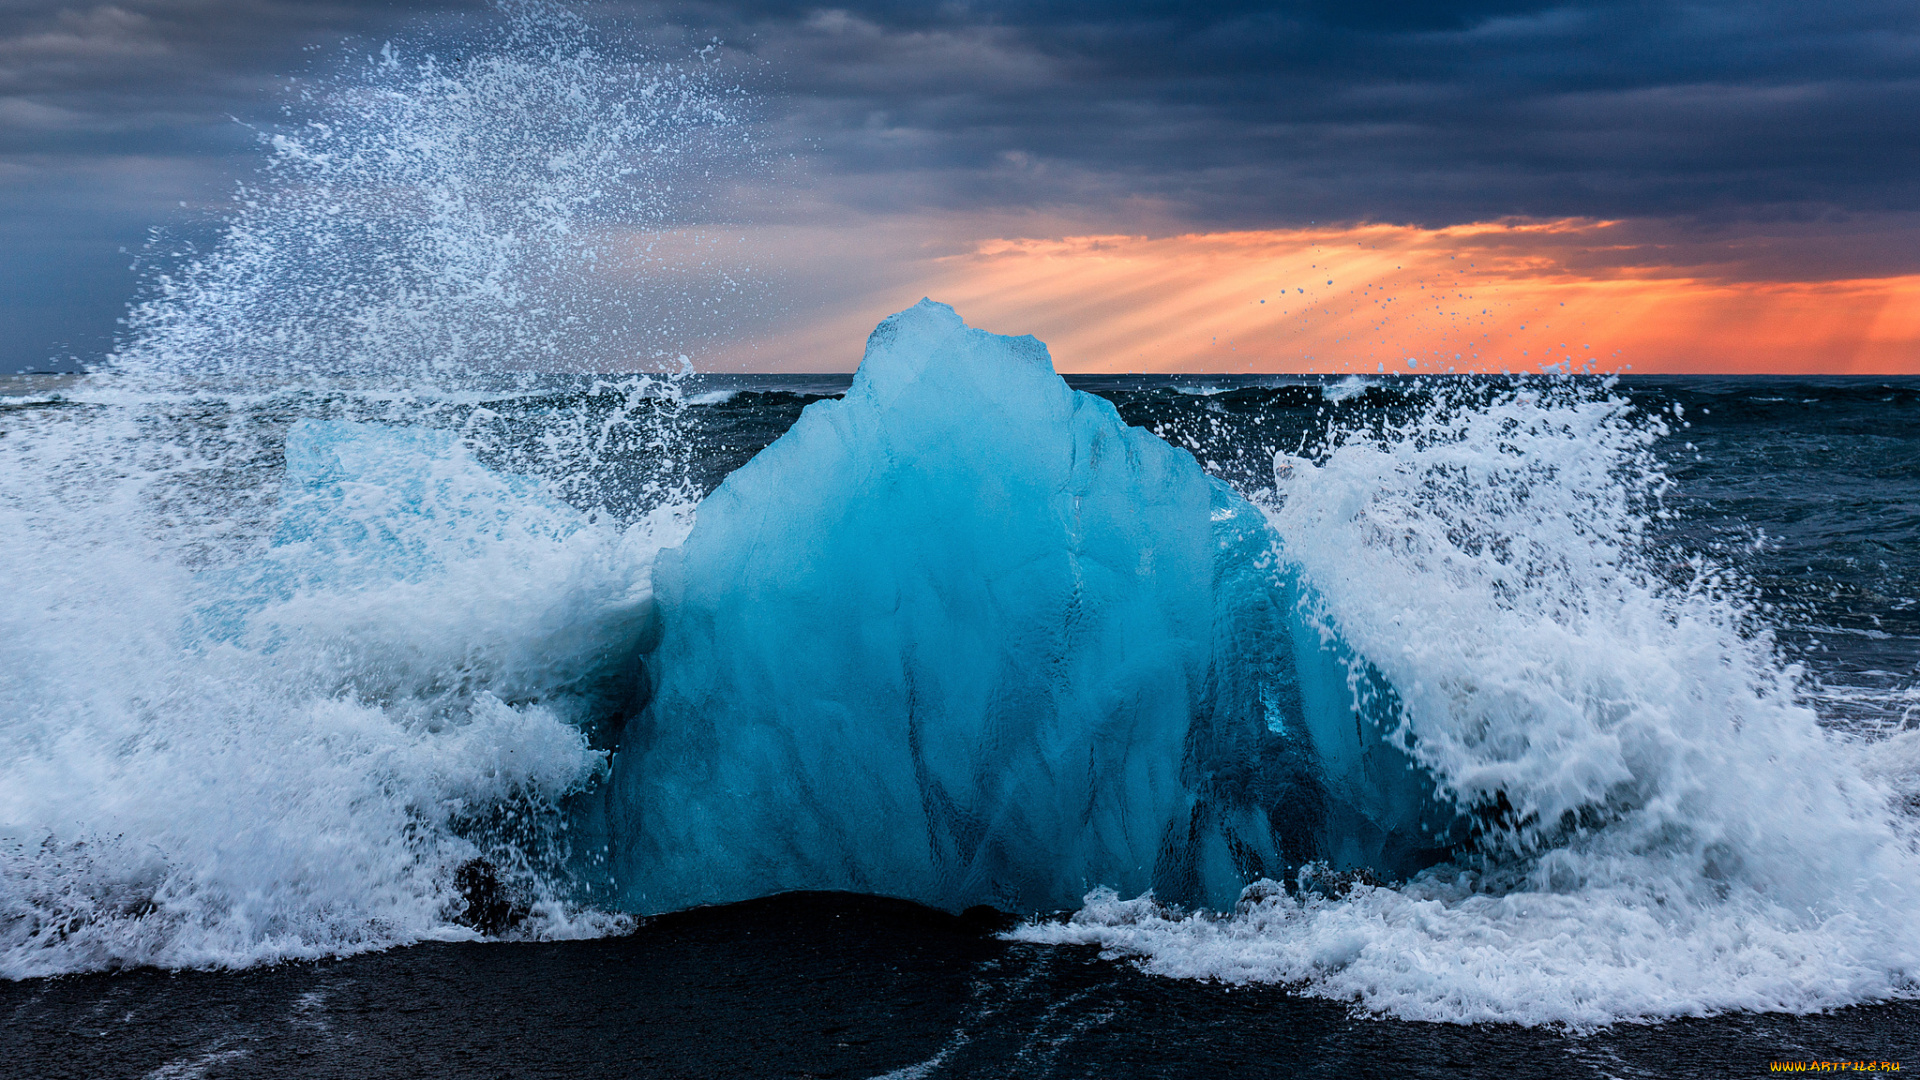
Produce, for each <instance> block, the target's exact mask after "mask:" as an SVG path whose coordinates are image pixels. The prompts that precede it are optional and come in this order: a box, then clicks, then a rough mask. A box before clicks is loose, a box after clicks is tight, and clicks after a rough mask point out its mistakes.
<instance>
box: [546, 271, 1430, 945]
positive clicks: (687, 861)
mask: <svg viewBox="0 0 1920 1080" xmlns="http://www.w3.org/2000/svg"><path fill="white" fill-rule="evenodd" d="M1274 552H1275V544H1274V537H1273V535H1272V533H1271V531H1270V528H1269V526H1268V525H1267V523H1266V521H1265V519H1264V517H1263V516H1262V515H1261V514H1260V513H1259V512H1258V511H1257V510H1255V508H1254V507H1252V506H1251V505H1250V504H1248V503H1247V502H1246V501H1245V500H1244V499H1242V498H1241V497H1240V496H1239V495H1237V494H1235V493H1234V492H1233V491H1232V490H1231V489H1230V488H1229V487H1227V486H1226V485H1225V484H1223V483H1220V482H1219V481H1217V480H1214V479H1212V478H1210V477H1208V476H1207V475H1206V474H1205V473H1204V472H1203V471H1202V470H1201V469H1200V467H1199V465H1198V464H1197V463H1196V462H1195V461H1194V459H1193V458H1192V456H1191V455H1189V454H1187V453H1186V452H1185V451H1182V450H1178V449H1175V448H1174V447H1172V446H1170V445H1168V444H1167V443H1166V442H1164V441H1162V440H1161V439H1159V438H1157V437H1155V436H1154V435H1153V434H1151V433H1149V432H1147V431H1144V430H1142V429H1139V428H1134V427H1129V426H1128V425H1126V424H1125V423H1123V422H1122V421H1121V419H1120V417H1119V415H1118V413H1117V412H1116V411H1115V410H1114V408H1113V406H1112V405H1111V404H1109V403H1108V402H1106V401H1105V400H1103V399H1101V398H1098V397H1094V396H1092V395H1089V394H1083V393H1076V392H1075V391H1073V390H1071V389H1069V388H1068V387H1067V385H1066V384H1065V382H1064V381H1063V380H1061V379H1060V377H1059V376H1058V375H1056V374H1055V373H1054V371H1053V366H1052V362H1051V360H1050V358H1049V357H1048V355H1047V351H1046V347H1045V346H1044V345H1042V344H1041V343H1040V342H1039V341H1036V340H1035V339H1033V338H1031V337H1017V338H1015V337H1000V336H997V335H993V334H988V333H985V332H983V331H980V330H974V329H970V328H968V327H967V326H966V325H965V324H964V323H962V322H961V320H960V318H959V317H958V316H957V315H956V314H955V313H954V312H953V310H952V309H951V308H948V307H947V306H945V305H942V304H936V303H933V302H930V301H922V302H921V303H920V304H918V305H916V306H915V307H913V308H911V309H909V310H907V311H904V312H901V313H900V314H898V315H895V316H893V317H891V318H889V319H887V320H886V321H885V322H883V323H881V324H880V326H879V327H878V329H876V330H875V331H874V333H873V335H872V337H871V338H870V339H869V340H868V343H867V352H866V357H865V359H864V360H863V361H862V362H861V365H860V369H859V371H858V373H857V374H856V375H855V378H854V381H853V385H852V387H851V389H850V390H849V391H848V393H847V395H846V397H845V398H844V400H841V401H837V402H834V401H827V402H819V403H816V404H814V405H811V406H809V407H808V408H807V410H806V411H805V412H804V413H803V414H802V416H801V417H800V419H799V421H798V422H797V423H796V424H795V425H794V426H793V428H792V429H791V430H790V431H788V432H787V434H785V435H784V436H782V437H781V438H780V439H779V440H777V441H776V442H774V443H773V444H772V445H771V446H769V447H767V448H766V449H765V450H763V451H762V452H761V453H760V454H759V455H758V456H756V457H755V458H754V459H753V460H752V461H750V462H748V463H747V464H746V465H745V466H744V467H742V468H741V469H739V470H738V471H736V472H735V473H733V474H732V475H731V476H729V477H728V478H727V479H726V481H725V482H724V483H722V484H721V485H720V487H719V488H718V489H716V490H715V491H714V492H713V494H712V495H710V496H709V497H708V498H707V499H706V500H705V501H704V502H703V503H702V504H701V505H700V507H699V509H698V513H697V517H696V524H695V526H694V528H693V531H692V533H691V534H690V535H689V536H688V538H687V540H686V541H685V543H684V544H683V545H682V546H681V547H680V548H679V549H677V550H670V551H667V552H664V553H662V555H661V557H660V559H659V561H658V563H657V564H656V566H655V576H654V590H655V597H656V600H657V603H658V608H657V610H658V612H659V618H660V620H661V621H660V625H659V627H658V637H657V639H656V640H657V645H656V647H655V648H654V649H653V651H652V652H651V654H650V655H648V656H647V657H646V658H645V663H646V665H647V667H648V670H649V673H650V677H651V682H652V696H651V700H650V702H649V703H648V705H647V707H646V708H645V710H644V711H643V712H642V713H641V714H640V715H639V716H637V717H635V718H634V719H633V721H632V722H630V724H629V725H628V727H627V730H626V732H625V735H624V737H623V741H622V745H621V746H620V747H619V749H618V752H617V753H616V755H615V758H614V764H613V772H612V777H611V780H610V782H609V784H608V785H607V787H606V788H605V790H604V792H603V793H602V795H601V799H602V800H603V801H602V802H600V803H599V804H598V805H597V806H596V807H594V808H593V810H592V811H591V812H589V813H588V814H586V815H585V817H584V818H583V823H585V824H586V825H587V826H588V827H589V831H590V832H592V833H597V834H598V836H599V838H600V842H601V843H604V845H605V847H606V852H605V853H606V856H607V859H608V867H607V868H608V870H609V872H610V874H611V878H612V882H613V887H614V889H615V890H616V894H617V897H618V899H619V901H620V902H621V903H623V904H624V905H625V906H627V907H629V908H631V909H635V910H641V911H659V910H668V909H673V908H679V907H685V906H688V905H692V904H697V903H716V902H725V901H731V900H738V899H743V898H747V897H752V896H758V895H765V894H768V893H773V892H779V891H784V890H791V889H850V890H858V891H863V892H872V893H882V894H888V895H894V896H903V897H909V898H912V899H916V900H919V901H922V902H925V903H929V904H934V905H938V906H943V907H947V908H952V909H958V908H962V907H965V906H968V905H971V904H976V903H992V904H995V905H998V906H1000V907H1002V908H1004V909H1010V910H1035V909H1054V908H1062V907H1069V906H1072V905H1075V904H1077V903H1078V902H1079V900H1080V898H1081V896H1082V895H1083V894H1085V893H1086V891H1087V890H1088V889H1090V888H1091V887H1093V886H1097V885H1109V886H1113V887H1116V888H1118V889H1120V890H1121V891H1122V892H1124V893H1135V892H1139V891H1143V890H1145V889H1147V888H1150V887H1151V888H1154V889H1157V890H1158V891H1159V894H1160V895H1161V896H1162V897H1163V898H1166V899H1170V900H1174V901H1180V902H1188V903H1205V904H1210V905H1213V906H1224V905H1226V904H1230V903H1231V902H1232V900H1233V899H1234V897H1235V896H1236V895H1237V894H1238V892H1239V890H1240V889H1241V887H1242V886H1243V885H1244V884H1245V883H1247V882H1248V881H1251V880H1254V879H1257V878H1259V877H1263V876H1276V877H1277V876H1281V875H1283V874H1285V873H1287V872H1288V871H1289V870H1290V869H1292V868H1293V867H1295V866H1297V865H1299V864H1300V863H1301V862H1303V861H1305V860H1308V859H1319V858H1325V859H1329V860H1333V861H1335V862H1336V864H1338V865H1343V866H1367V867H1370V868H1372V869H1374V870H1376V871H1378V872H1381V873H1384V874H1387V875H1390V876H1391V875H1397V874H1401V873H1404V872H1406V871H1407V870H1410V869H1412V868H1415V867H1417V866H1418V865H1420V864H1421V863H1422V862H1423V861H1430V860H1431V859H1432V858H1433V857H1434V854H1435V852H1434V851H1433V850H1432V849H1433V848H1434V843H1433V842H1432V841H1431V840H1430V839H1429V838H1428V837H1427V836H1426V835H1425V834H1424V833H1423V832H1422V829H1423V828H1425V827H1427V826H1428V819H1429V818H1431V817H1432V816H1433V808H1434V806H1435V804H1434V802H1433V800H1432V798H1431V791H1432V788H1431V785H1430V784H1429V783H1427V782H1426V781H1425V778H1424V776H1423V774H1420V773H1419V772H1418V771H1410V770H1409V769H1408V767H1407V763H1408V759H1407V757H1406V755H1405V754H1404V753H1403V752H1402V751H1401V750H1399V749H1398V748H1396V747H1394V746H1392V745H1390V743H1389V742H1388V741H1387V740H1386V739H1384V738H1383V737H1382V735H1381V726H1380V725H1379V723H1378V722H1377V721H1376V720H1374V719H1370V718H1369V717H1368V716H1367V715H1365V714H1364V711H1361V710H1356V708H1355V705H1354V701H1355V694H1354V691H1353V688H1352V686H1351V685H1350V681H1351V680H1353V679H1355V678H1361V677H1363V676H1364V674H1365V672H1364V665H1358V664H1356V663H1355V662H1354V661H1353V658H1352V657H1351V656H1349V655H1348V654H1347V653H1346V652H1345V651H1344V650H1343V649H1342V648H1341V647H1340V646H1339V645H1338V643H1337V642H1333V643H1328V642H1323V641H1322V639H1321V635H1320V634H1319V632H1318V631H1315V630H1312V629H1310V628H1307V627H1305V626H1304V625H1303V624H1302V622H1301V608H1300V604H1299V601H1300V599H1301V593H1300V589H1301V586H1300V583H1299V581H1298V579H1297V578H1296V577H1295V576H1294V574H1293V573H1292V572H1291V571H1290V570H1289V569H1288V568H1287V567H1286V566H1284V565H1282V564H1281V563H1280V562H1279V561H1278V560H1277V559H1276V556H1275V553H1274ZM1356 673H1358V674H1356Z"/></svg>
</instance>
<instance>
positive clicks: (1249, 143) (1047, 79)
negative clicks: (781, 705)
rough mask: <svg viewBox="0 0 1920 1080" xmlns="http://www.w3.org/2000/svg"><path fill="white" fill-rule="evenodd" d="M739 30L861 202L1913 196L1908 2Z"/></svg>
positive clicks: (1402, 216)
mask: <svg viewBox="0 0 1920 1080" xmlns="http://www.w3.org/2000/svg"><path fill="white" fill-rule="evenodd" d="M736 14H737V12H736ZM741 22H742V26H743V28H752V29H753V30H755V31H756V32H757V33H756V36H755V37H754V38H753V39H752V41H751V42H750V43H749V47H750V48H752V49H754V51H756V52H759V53H760V54H762V55H764V56H766V57H768V58H769V59H770V60H771V61H772V62H773V66H774V67H775V69H777V70H783V71H785V72H787V78H788V80H789V83H790V85H791V86H792V89H793V91H794V100H795V101H796V103H797V104H796V109H797V111H798V112H799V114H800V115H801V116H802V117H803V118H804V119H805V120H806V123H804V124H802V125H799V126H798V128H797V130H801V131H807V132H808V133H810V134H813V135H814V136H816V137H818V138H820V139H822V140H823V142H822V147H823V150H824V151H825V156H826V157H827V158H828V159H829V160H830V161H831V162H832V163H833V164H834V166H835V167H836V168H838V169H840V170H842V171H843V172H844V173H846V174H848V175H866V176H871V177H873V178H874V179H875V180H876V181H877V182H876V183H875V185H874V192H873V196H872V197H874V198H886V197H889V194H891V196H892V197H895V198H934V199H943V200H946V199H951V200H955V201H959V202H963V203H964V202H973V201H989V202H991V201H994V200H997V199H1010V200H1015V201H1018V200H1045V199H1049V198H1058V199H1062V200H1064V201H1068V202H1073V201H1077V200H1084V199H1086V198H1088V197H1090V196H1092V197H1107V198H1126V197H1139V196H1147V197H1152V198H1156V199H1165V200H1169V201H1171V202H1173V203H1174V204H1176V205H1177V206H1178V207H1179V208H1180V210H1181V212H1182V213H1183V214H1185V215H1189V216H1191V217H1192V218H1193V219H1195V220H1196V221H1201V222H1214V223H1220V224H1261V223H1267V222H1272V221H1276V220H1284V221H1295V220H1305V219H1311V218H1320V219H1323V220H1324V219H1328V218H1335V219H1349V218H1357V217H1365V218H1385V219H1390V220H1395V221H1409V222H1419V223H1424V224H1438V223H1444V222H1448V221H1455V220H1461V219H1464V218H1484V217H1490V216H1499V215H1506V214H1526V215H1593V216H1641V215H1650V214H1651V215H1674V214H1686V215H1704V216H1732V217H1753V216H1761V215H1789V216H1800V217H1804V216H1806V215H1817V214H1826V213H1832V212H1836V211H1847V212H1872V211H1880V210H1894V209H1912V208H1915V206H1916V203H1920V125H1916V124H1915V123H1914V122H1913V121H1912V117H1914V116H1915V115H1920V112H1917V111H1916V110H1920V7H1916V6H1915V5H1912V4H1910V3H1900V4H1874V3H1866V4H1854V5H1850V6H1848V7H1846V8H1844V9H1841V10H1837V11H1836V10H1833V9H1830V8H1825V7H1814V6H1808V5H1799V4H1766V3H1723V4H1719V5H1714V4H1689V5H1680V4H1664V3H1662V4H1655V3H1622V4H1588V5H1579V6H1565V5H1538V4H1511V3H1510V4H1488V5H1465V6H1452V7H1447V6H1434V5H1388V4H1380V3H1374V4H1361V5H1351V4H1334V3H1324V4H1305V5H1293V6H1273V5H1262V6H1258V7H1256V6H1253V5H1212V6H1209V5H1178V6H1176V5H1092V4H1080V5H1073V4H1067V5H1052V6H1046V7H1042V6H1039V5H1017V4H1008V5H969V6H965V7H958V8H956V7H939V8H923V7H917V6H898V5H880V6H873V7H864V8H863V7H851V8H846V9H840V10H837V11H835V12H830V13H822V12H819V11H806V10H803V9H799V8H796V7H791V6H787V5H778V6H769V7H768V8H766V9H764V10H763V11H761V12H760V13H759V15H758V17H757V19H744V18H743V19H742V20H741ZM903 89H910V91H911V92H908V93H902V92H901V91H902V90H903ZM903 178H913V179H914V180H916V181H917V182H914V183H908V184H904V185H903V184H902V183H901V180H902V179H903Z"/></svg>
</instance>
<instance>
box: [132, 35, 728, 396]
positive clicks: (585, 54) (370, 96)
mask: <svg viewBox="0 0 1920 1080" xmlns="http://www.w3.org/2000/svg"><path fill="white" fill-rule="evenodd" d="M501 15H502V25H500V26H499V27H497V28H495V29H494V30H493V31H492V33H490V34H482V35H480V36H478V37H477V39H476V40H466V41H462V42H460V43H458V44H457V48H456V49H455V51H456V52H458V53H460V54H462V55H457V56H452V57H440V56H436V55H435V54H433V53H430V52H424V53H421V52H414V51H411V50H407V49H400V48H396V47H395V46H394V45H393V44H391V43H388V44H386V45H383V46H382V47H381V49H380V51H379V53H378V55H377V56H374V57H370V58H368V60H367V61H366V63H365V64H364V65H362V66H359V67H357V68H355V69H354V70H352V71H350V72H349V73H347V74H346V75H345V76H342V77H336V78H334V79H330V80H325V81H321V82H318V83H315V84H312V85H306V86H299V87H298V89H299V95H298V100H297V101H295V102H293V103H291V104H290V105H289V121H290V122H289V123H288V124H287V125H286V126H285V128H284V129H283V130H282V131H279V132H277V133H273V134H271V135H270V136H268V137H267V138H266V142H267V143H268V145H269V148H270V151H271V156H270V159H269V161H268V164H267V167H266V168H265V170H264V171H263V174H262V176H261V178H260V181H259V182H258V183H256V184H252V185H248V186H246V187H244V188H243V189H242V190H241V192H240V194H239V198H238V205H237V210H236V213H235V215H234V217H233V218H232V220H231V221H230V222H229V224H228V226H227V228H226V230H225V234H224V236H223V237H222V238H221V241H220V244H219V246H218V247H217V248H216V249H215V250H214V251H213V252H211V253H210V254H209V255H207V256H206V257H204V258H194V257H192V256H191V255H188V256H186V257H184V258H183V259H182V260H181V261H180V262H179V263H178V265H176V266H174V267H172V269H171V271H170V272H167V273H163V274H161V275H159V276H158V277H157V278H156V280H155V282H154V295H153V296H152V297H151V298H150V299H148V300H147V301H146V302H144V303H142V304H139V305H137V306H135V308H134V309H133V312H132V317H131V320H130V322H131V326H132V331H133V338H132V341H131V343H130V344H129V346H128V347H127V348H125V349H123V350H122V351H121V353H120V354H119V355H118V356H117V357H115V362H114V366H115V367H117V368H118V369H120V370H122V371H126V372H137V373H142V374H149V375H154V374H159V373H163V372H164V373H168V374H172V375H174V376H175V377H185V378H188V379H190V380H191V381H192V382H193V383H194V384H196V385H204V384H207V383H210V382H211V383H216V384H219V383H232V384H236V385H238V386H242V387H253V388H258V387H260V386H261V385H263V383H265V382H266V381H267V380H269V379H272V380H275V381H277V382H284V381H285V380H287V379H290V378H291V379H317V380H321V381H324V382H325V383H326V384H327V385H328V386H329V387H335V388H337V387H338V386H339V384H340V383H341V381H342V380H345V381H347V383H348V384H349V385H352V386H364V387H367V388H369V389H372V390H375V391H379V392H385V393H391V392H392V391H393V390H394V389H395V385H396V381H397V382H398V383H399V384H400V385H410V384H413V383H416V382H419V381H421V380H425V381H426V382H427V384H428V385H429V386H431V387H439V388H445V387H446V386H448V385H449V384H451V385H457V386H464V385H467V384H469V383H470V382H471V381H472V380H473V379H474V376H475V374H476V373H480V372H490V373H499V372H515V371H526V370H536V371H555V370H563V371H589V372H592V371H617V370H633V369H635V368H636V367H656V368H657V367H660V366H662V365H661V364H660V363H658V362H659V361H663V360H665V361H668V363H667V364H665V367H666V368H667V369H669V370H671V369H673V368H675V367H676V366H677V364H676V363H675V362H674V361H684V359H685V358H684V356H681V355H679V353H680V349H679V348H678V347H677V346H680V345H683V344H684V343H685V342H686V341H687V339H688V338H690V337H691V336H693V335H694V334H695V333H696V332H697V331H696V328H695V327H694V325H693V324H694V322H695V321H696V320H697V316H696V314H695V312H694V311H692V310H689V306H690V305H691V306H694V307H697V306H698V305H699V304H700V302H701V301H702V299H705V300H706V301H708V302H710V301H711V300H712V297H711V296H708V297H705V298H702V297H700V296H698V295H697V294H696V293H695V292H694V291H693V290H692V286H691V285H690V283H689V282H687V281H685V280H679V279H677V278H674V277H673V275H675V274H676V273H678V272H679V271H681V270H683V269H684V268H681V267H676V266H672V265H670V264H668V263H667V262H666V260H665V259H664V257H662V256H656V255H655V254H654V253H653V251H654V247H655V245H656V244H657V243H659V235H658V234H659V233H660V232H661V231H662V230H666V229H669V228H672V227H676V226H684V225H687V224H688V212H689V210H691V209H694V207H692V206H691V205H690V202H691V199H692V198H693V197H694V196H695V194H696V192H697V190H698V188H699V187H700V186H701V185H702V183H703V174H710V173H711V172H712V170H713V169H714V168H716V167H719V166H724V165H727V164H732V163H734V162H735V161H737V159H738V158H739V157H740V154H741V152H742V150H743V146H744V142H743V140H744V139H745V135H744V130H745V129H744V128H743V127H741V126H740V125H739V124H738V116H737V114H736V110H737V109H738V108H739V107H740V105H741V102H740V100H739V95H738V93H737V92H736V91H732V90H729V89H728V88H727V84H726V81H725V79H724V78H723V77H722V74H721V72H720V70H719V69H718V68H716V67H714V66H712V65H711V64H709V63H707V62H706V61H705V59H704V57H697V58H696V59H695V60H694V62H692V63H688V64H666V63H659V62H647V61H645V60H636V59H632V58H631V57H630V56H629V55H619V54H616V50H619V49H621V48H622V46H621V44H620V43H618V42H613V43H608V42H603V41H600V40H598V39H597V38H596V35H595V34H594V33H593V32H592V30H591V28H590V27H589V26H588V25H586V24H585V23H584V22H583V21H582V20H581V19H580V18H579V17H578V16H576V15H574V14H572V13H571V12H570V11H569V10H568V9H567V8H565V7H562V6H558V5H553V4H546V3H524V2H514V3H508V4H503V5H502V7H501ZM676 187H677V188H679V189H680V191H679V194H678V195H676V194H675V189H676ZM649 273H652V274H654V275H655V277H654V278H651V279H650V278H649V276H648V275H649ZM662 273H664V274H666V275H667V276H668V277H669V280H668V281H665V282H663V281H661V280H658V275H660V274H662ZM636 286H644V287H636ZM666 286H673V287H666ZM737 287H738V286H737V283H736V282H734V281H732V280H730V279H729V278H727V276H726V275H725V274H724V273H719V274H718V276H717V277H716V278H715V279H713V280H711V281H709V282H707V288H709V289H717V290H720V291H722V292H724V291H730V290H734V289H737ZM648 361H653V362H654V363H651V364H649V363H647V362H648Z"/></svg>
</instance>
